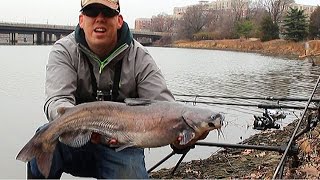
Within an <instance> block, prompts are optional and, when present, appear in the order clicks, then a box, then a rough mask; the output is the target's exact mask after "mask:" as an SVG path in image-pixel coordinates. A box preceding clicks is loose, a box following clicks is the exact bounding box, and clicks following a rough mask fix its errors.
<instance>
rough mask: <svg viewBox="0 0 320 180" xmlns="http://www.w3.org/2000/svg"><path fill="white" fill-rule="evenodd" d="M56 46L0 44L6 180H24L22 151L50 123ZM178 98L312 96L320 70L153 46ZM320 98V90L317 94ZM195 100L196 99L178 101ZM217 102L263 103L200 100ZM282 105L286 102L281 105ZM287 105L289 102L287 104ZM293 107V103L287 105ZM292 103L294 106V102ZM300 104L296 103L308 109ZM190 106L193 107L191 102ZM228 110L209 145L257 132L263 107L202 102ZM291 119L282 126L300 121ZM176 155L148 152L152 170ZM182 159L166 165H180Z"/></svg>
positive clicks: (202, 152)
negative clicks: (48, 77)
mask: <svg viewBox="0 0 320 180" xmlns="http://www.w3.org/2000/svg"><path fill="white" fill-rule="evenodd" d="M50 48H51V47H50V46H0V59H1V61H0V66H1V68H2V70H1V71H0V75H1V76H0V77H1V78H0V98H1V103H0V108H1V114H0V116H1V117H0V118H1V120H2V121H1V122H2V123H3V125H2V126H1V127H0V130H1V140H2V143H1V149H2V150H1V151H2V153H0V158H1V159H2V161H1V163H0V168H1V169H2V172H1V176H0V178H23V177H24V174H25V173H24V167H25V166H24V164H23V163H22V162H20V161H16V160H15V156H16V154H17V153H18V151H19V150H20V148H21V147H22V146H23V145H24V144H25V143H26V142H27V141H28V140H29V139H30V137H31V136H32V135H33V134H34V131H35V130H36V128H37V127H38V126H40V125H41V124H43V123H44V122H46V120H45V117H44V115H43V112H42V104H43V102H44V86H43V84H44V78H45V64H46V61H47V57H48V53H49V50H50ZM148 49H149V51H150V53H151V54H152V55H153V57H154V58H155V59H156V62H157V63H158V65H159V67H160V69H161V71H162V72H163V74H164V75H165V78H166V80H167V83H168V86H169V87H170V89H171V90H172V92H173V93H175V94H193V95H196V94H199V95H211V96H214V95H219V96H259V97H266V96H274V97H306V98H307V97H309V96H310V94H311V92H312V90H313V86H314V84H315V82H316V80H317V77H318V76H319V67H315V66H311V64H309V63H306V62H303V61H296V60H284V59H279V58H273V57H265V56H260V55H257V54H247V53H239V52H225V51H215V50H191V49H175V48H148ZM317 95H319V92H317ZM176 98H177V99H185V100H194V99H195V98H194V97H192V98H185V97H176ZM197 100H204V101H212V102H233V103H246V104H257V103H267V102H266V101H262V100H260V101H257V100H239V99H219V98H216V99H212V98H197ZM281 103H282V102H281ZM283 103H284V102H283ZM284 104H288V103H284ZM291 104H292V103H291ZM304 104H305V102H302V103H301V102H300V103H299V102H297V103H294V105H304ZM190 105H192V104H191V103H190ZM196 105H197V106H202V107H206V108H212V109H213V110H215V111H217V112H222V113H224V114H225V116H226V123H225V126H224V128H223V129H222V130H223V136H220V137H218V135H217V132H216V131H213V132H211V133H210V134H209V136H208V137H207V139H206V140H205V141H207V142H221V143H237V142H239V141H241V139H244V138H247V137H249V136H250V135H252V134H253V133H256V132H257V131H255V130H252V125H253V115H261V113H262V112H263V110H262V109H258V108H257V107H238V106H223V105H205V104H199V103H198V104H196ZM287 113H289V115H288V116H287V118H286V119H285V120H283V121H281V122H280V123H281V125H286V124H287V123H289V122H290V121H291V120H292V119H294V118H295V114H299V111H293V110H290V111H287ZM217 150H218V148H214V147H210V148H209V147H196V148H195V149H194V150H192V151H191V152H190V153H189V154H188V155H187V156H186V160H192V159H200V158H201V159H203V158H206V157H208V156H210V155H211V154H212V153H214V152H216V151H217ZM170 152H171V150H170V148H169V147H164V148H154V149H150V150H148V149H147V150H146V165H147V167H148V168H149V167H151V166H152V165H154V164H155V163H157V162H158V161H159V160H161V159H162V158H163V157H164V156H166V155H167V154H169V153H170ZM178 158H179V156H175V157H173V158H171V159H169V160H168V161H167V162H165V163H164V165H163V166H162V167H171V166H174V165H175V163H176V162H177V160H178Z"/></svg>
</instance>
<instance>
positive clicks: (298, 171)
mask: <svg viewBox="0 0 320 180" xmlns="http://www.w3.org/2000/svg"><path fill="white" fill-rule="evenodd" d="M297 122H298V120H296V121H294V122H293V123H291V124H289V125H288V126H287V127H285V128H284V129H283V130H268V131H262V132H261V133H259V134H256V135H253V136H251V137H250V138H248V139H246V140H244V141H243V142H242V143H241V144H250V145H261V146H281V145H286V144H287V142H288V140H289V139H290V137H291V136H292V133H293V131H294V129H295V127H296V125H297ZM303 122H305V121H303ZM301 127H303V128H304V127H305V123H302V126H301ZM301 129H302V128H301ZM298 132H300V131H298ZM297 143H298V147H299V154H298V161H297V163H296V164H297V166H296V165H294V162H293V160H292V158H290V159H289V161H288V162H286V164H285V170H284V174H283V179H319V178H320V154H319V153H320V127H319V126H318V127H316V128H315V129H314V130H313V131H310V133H306V134H304V135H303V136H301V137H300V138H299V139H298V140H297ZM281 158H282V154H280V153H278V152H272V151H260V150H252V149H232V148H229V149H223V150H221V151H219V152H218V153H216V154H213V155H212V156H210V157H209V158H207V159H203V160H193V161H190V162H183V163H181V165H180V166H179V167H178V169H177V171H176V172H175V174H174V175H173V176H172V175H171V172H172V170H173V168H170V169H161V170H159V171H156V172H153V173H151V178H155V179H160V178H161V179H181V178H183V179H185V178H187V179H222V178H223V179H235V178H236V179H271V178H272V177H273V174H274V172H275V169H276V168H277V166H278V164H279V162H280V160H281Z"/></svg>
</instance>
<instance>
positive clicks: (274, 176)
mask: <svg viewBox="0 0 320 180" xmlns="http://www.w3.org/2000/svg"><path fill="white" fill-rule="evenodd" d="M319 82H320V76H319V77H318V80H317V83H316V84H315V86H314V88H313V91H312V93H311V96H310V98H309V100H308V102H307V105H306V107H305V109H304V111H303V114H302V116H301V118H300V120H299V121H298V124H297V126H296V128H295V130H294V131H293V133H292V136H291V138H290V140H289V143H288V145H287V148H286V150H285V152H284V154H283V155H282V158H281V160H280V162H279V164H278V166H277V168H276V170H275V172H274V174H273V177H272V179H276V177H277V175H278V173H279V171H281V174H280V178H282V175H283V171H284V161H285V160H286V159H287V155H288V152H289V149H290V147H291V145H292V143H293V141H294V139H295V136H296V134H297V132H298V129H299V127H300V125H301V123H302V120H303V118H304V116H305V115H306V113H307V110H308V107H309V105H310V103H311V100H312V98H313V96H314V94H315V92H316V90H317V88H318V85H319ZM318 113H319V109H318Z"/></svg>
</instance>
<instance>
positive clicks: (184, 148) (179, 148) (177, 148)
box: [170, 131, 209, 154]
mask: <svg viewBox="0 0 320 180" xmlns="http://www.w3.org/2000/svg"><path fill="white" fill-rule="evenodd" d="M208 134H209V131H206V132H204V133H203V134H202V135H201V136H199V137H198V138H196V139H193V140H192V141H190V142H189V143H188V144H186V145H180V141H181V137H178V139H177V140H176V141H175V142H173V143H172V144H170V147H171V149H172V150H173V151H174V152H175V153H177V154H184V153H187V152H188V151H189V150H190V149H193V148H195V145H194V144H195V143H196V142H197V141H198V140H203V139H205V138H206V137H207V136H208Z"/></svg>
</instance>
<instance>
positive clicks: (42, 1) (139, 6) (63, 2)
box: [0, 0, 320, 28]
mask: <svg viewBox="0 0 320 180" xmlns="http://www.w3.org/2000/svg"><path fill="white" fill-rule="evenodd" d="M2 1H4V0H2ZM296 2H297V3H301V4H310V5H317V4H319V5H320V0H296ZM197 3H198V0H120V5H121V13H122V15H123V16H124V19H125V21H127V22H128V24H129V26H130V28H134V20H135V19H136V18H144V17H146V18H150V17H152V16H153V15H157V14H159V13H162V12H164V13H167V14H172V13H173V8H174V7H182V6H186V5H190V4H197ZM79 10H80V0H8V1H4V3H2V4H1V6H0V22H19V23H39V24H46V23H48V24H58V25H76V24H77V22H78V15H79Z"/></svg>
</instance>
